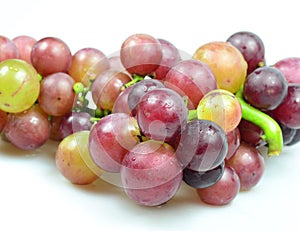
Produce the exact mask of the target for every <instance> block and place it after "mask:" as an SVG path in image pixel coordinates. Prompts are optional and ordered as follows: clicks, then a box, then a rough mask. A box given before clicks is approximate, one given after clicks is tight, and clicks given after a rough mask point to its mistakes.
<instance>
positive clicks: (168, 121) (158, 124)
mask: <svg viewBox="0 0 300 231" xmlns="http://www.w3.org/2000/svg"><path fill="white" fill-rule="evenodd" d="M187 115H188V110H187V107H186V105H185V103H184V101H183V99H182V98H181V97H180V95H178V94H177V93H176V92H175V91H173V90H171V89H168V88H156V89H153V90H152V91H149V92H147V93H146V94H145V95H144V96H143V97H142V98H141V99H140V101H139V103H138V106H137V114H136V116H137V122H138V125H139V127H140V129H141V132H142V133H143V134H144V135H145V136H147V137H148V138H150V139H154V140H159V141H164V142H171V141H172V139H174V137H175V136H176V135H177V134H178V133H179V132H180V130H181V129H183V128H184V127H185V125H186V122H187Z"/></svg>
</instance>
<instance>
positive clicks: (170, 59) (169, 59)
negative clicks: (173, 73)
mask: <svg viewBox="0 0 300 231" xmlns="http://www.w3.org/2000/svg"><path fill="white" fill-rule="evenodd" d="M158 41H159V42H160V44H161V51H162V60H161V62H160V64H159V66H158V68H156V69H155V71H154V74H153V75H154V78H155V79H159V80H163V79H164V78H165V77H166V74H167V73H168V71H169V70H170V69H171V68H172V67H173V66H174V65H175V64H176V63H177V62H179V61H180V60H181V57H180V53H179V50H178V49H177V48H176V47H175V46H174V45H173V44H172V43H170V42H169V41H167V40H165V39H158Z"/></svg>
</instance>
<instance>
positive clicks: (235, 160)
mask: <svg viewBox="0 0 300 231" xmlns="http://www.w3.org/2000/svg"><path fill="white" fill-rule="evenodd" d="M226 164H227V166H230V167H232V168H233V169H234V170H235V171H236V173H237V175H238V176H239V179H240V183H241V188H240V189H241V190H249V189H251V188H253V187H254V186H255V185H257V184H258V182H259V181H260V180H261V178H262V176H263V173H264V169H265V167H264V158H263V156H262V155H261V154H260V152H259V151H258V149H257V148H255V147H253V146H251V145H249V144H246V143H242V144H241V145H240V146H239V148H238V150H237V151H236V153H235V154H234V155H233V156H232V157H231V158H230V159H229V160H228V161H227V162H226Z"/></svg>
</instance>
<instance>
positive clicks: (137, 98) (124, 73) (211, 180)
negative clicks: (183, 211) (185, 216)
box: [0, 31, 300, 206]
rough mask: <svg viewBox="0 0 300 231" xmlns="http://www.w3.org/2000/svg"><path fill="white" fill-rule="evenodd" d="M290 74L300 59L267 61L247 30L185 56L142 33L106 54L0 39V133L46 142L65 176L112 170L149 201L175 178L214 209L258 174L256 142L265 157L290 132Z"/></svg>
mask: <svg viewBox="0 0 300 231" xmlns="http://www.w3.org/2000/svg"><path fill="white" fill-rule="evenodd" d="M299 73H300V58H295V57H292V58H285V59H283V60H280V61H278V62H277V63H275V64H274V65H266V60H265V50H264V44H263V42H262V40H261V39H260V38H259V37H258V36H257V35H256V34H254V33H252V32H247V31H241V32H237V33H235V34H233V35H231V36H230V37H229V38H228V39H227V40H226V41H213V42H210V43H207V44H204V45H202V46H200V47H198V49H196V50H195V53H194V54H193V56H192V57H190V58H185V59H184V58H183V57H182V55H181V53H180V51H179V49H178V48H177V47H176V46H174V45H173V44H172V43H171V42H169V41H167V40H165V39H157V38H155V37H153V36H151V35H148V34H134V35H131V36H129V37H128V38H126V39H125V40H124V42H123V43H122V44H121V46H120V52H119V54H118V55H115V56H112V57H108V56H106V55H105V54H104V53H103V52H101V51H100V50H98V49H96V48H90V47H87V48H82V49H80V50H78V51H77V52H75V53H74V54H72V52H71V50H70V48H69V47H68V46H67V44H66V43H65V42H64V41H62V40H61V39H58V38H55V37H45V38H42V39H40V40H36V39H34V38H32V37H29V36H18V37H16V38H14V39H9V38H7V37H5V36H0V132H1V134H2V139H3V140H5V141H7V142H10V143H11V144H13V145H14V146H16V147H17V148H20V149H23V150H32V149H36V148H39V147H40V146H42V145H44V144H45V143H46V142H47V140H49V139H52V140H55V141H57V142H58V147H57V151H56V155H55V163H56V166H57V169H58V170H59V172H60V173H61V174H62V175H63V176H64V177H65V178H66V179H67V180H68V181H70V182H72V183H73V184H90V183H92V182H94V181H95V180H98V179H99V178H101V176H102V175H103V174H104V173H112V174H118V175H119V176H120V179H121V182H120V186H121V187H122V188H123V189H124V191H125V193H126V195H127V196H128V197H129V198H130V199H132V200H133V201H135V202H136V203H137V204H140V205H144V206H157V205H162V204H164V203H166V202H168V201H169V200H171V199H172V198H173V197H174V196H175V195H176V193H177V191H178V189H179V188H180V186H181V184H183V183H185V184H187V185H188V186H189V187H192V188H194V189H195V190H196V192H197V194H198V195H199V198H200V199H201V200H202V201H203V202H205V203H208V204H212V205H225V204H228V203H230V202H231V201H232V200H233V199H234V198H235V197H236V196H237V194H238V193H239V192H240V191H244V190H250V189H251V188H252V187H254V186H256V185H257V184H258V182H259V181H260V179H261V178H262V176H263V173H264V153H262V151H261V147H263V146H264V147H267V150H268V152H267V155H268V156H274V155H278V154H279V153H281V152H282V149H283V147H284V145H294V144H296V143H297V142H298V141H299V140H300V79H299V76H300V74H299Z"/></svg>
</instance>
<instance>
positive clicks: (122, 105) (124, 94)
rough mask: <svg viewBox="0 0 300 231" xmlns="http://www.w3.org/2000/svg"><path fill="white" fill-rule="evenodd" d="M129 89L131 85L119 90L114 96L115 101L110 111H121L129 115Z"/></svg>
mask: <svg viewBox="0 0 300 231" xmlns="http://www.w3.org/2000/svg"><path fill="white" fill-rule="evenodd" d="M131 89H132V86H131V87H127V88H125V89H124V90H123V91H121V93H120V94H119V95H118V97H117V98H116V101H115V103H114V106H113V108H112V113H117V112H123V113H126V114H128V115H131V110H130V109H129V106H128V95H129V93H130V91H131Z"/></svg>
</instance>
